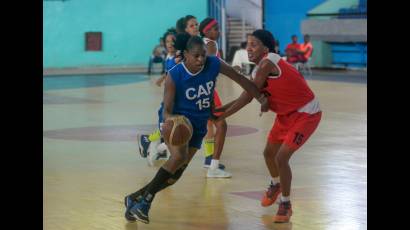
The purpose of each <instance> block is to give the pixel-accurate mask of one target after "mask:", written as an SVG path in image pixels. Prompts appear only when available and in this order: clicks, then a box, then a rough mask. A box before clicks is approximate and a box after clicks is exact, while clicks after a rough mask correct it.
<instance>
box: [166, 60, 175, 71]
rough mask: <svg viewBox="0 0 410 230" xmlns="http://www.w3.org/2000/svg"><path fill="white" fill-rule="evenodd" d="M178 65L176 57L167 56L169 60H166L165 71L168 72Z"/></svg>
mask: <svg viewBox="0 0 410 230" xmlns="http://www.w3.org/2000/svg"><path fill="white" fill-rule="evenodd" d="M176 64H177V63H175V56H167V58H166V60H165V71H166V72H168V71H169V70H170V69H172V67H174V66H175V65H176Z"/></svg>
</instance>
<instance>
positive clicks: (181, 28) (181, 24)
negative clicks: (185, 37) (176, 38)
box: [175, 17, 185, 34]
mask: <svg viewBox="0 0 410 230" xmlns="http://www.w3.org/2000/svg"><path fill="white" fill-rule="evenodd" d="M184 21H185V17H182V18H180V19H178V21H177V23H176V25H175V28H176V31H177V33H178V34H179V33H183V32H185V26H184Z"/></svg>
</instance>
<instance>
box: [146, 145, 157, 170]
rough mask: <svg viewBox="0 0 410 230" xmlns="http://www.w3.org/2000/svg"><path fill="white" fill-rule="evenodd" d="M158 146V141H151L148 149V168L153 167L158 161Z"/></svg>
mask: <svg viewBox="0 0 410 230" xmlns="http://www.w3.org/2000/svg"><path fill="white" fill-rule="evenodd" d="M158 144H159V141H153V142H151V144H150V145H149V147H148V151H147V153H148V155H147V162H148V165H149V166H154V164H155V161H157V160H158V151H157V146H158Z"/></svg>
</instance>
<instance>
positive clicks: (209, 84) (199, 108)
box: [169, 57, 220, 126]
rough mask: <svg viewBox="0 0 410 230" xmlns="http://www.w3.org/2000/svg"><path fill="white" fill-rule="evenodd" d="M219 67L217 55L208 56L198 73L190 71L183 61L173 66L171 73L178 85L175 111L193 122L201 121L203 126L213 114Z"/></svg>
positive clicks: (176, 85)
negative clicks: (212, 108) (213, 100)
mask: <svg viewBox="0 0 410 230" xmlns="http://www.w3.org/2000/svg"><path fill="white" fill-rule="evenodd" d="M219 68H220V60H219V58H217V57H207V58H206V61H205V65H204V67H203V68H202V70H200V71H199V72H198V73H196V74H192V73H190V72H189V70H188V69H187V68H186V67H185V65H184V63H183V62H182V63H179V64H178V65H176V66H175V67H174V68H172V69H171V70H170V71H169V75H170V76H171V78H172V80H173V82H174V84H175V87H176V92H175V100H174V108H173V113H174V114H181V115H184V116H186V117H187V118H188V119H189V120H190V121H191V123H194V122H196V121H198V122H201V126H202V125H203V124H202V122H206V121H207V120H208V119H209V116H210V114H211V100H212V98H213V93H214V89H215V84H216V77H217V76H218V74H219ZM193 125H194V124H193ZM205 126H206V123H205Z"/></svg>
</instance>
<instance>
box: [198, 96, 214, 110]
mask: <svg viewBox="0 0 410 230" xmlns="http://www.w3.org/2000/svg"><path fill="white" fill-rule="evenodd" d="M195 104H198V107H199V110H202V109H205V108H209V106H211V103H210V102H209V98H204V99H199V100H198V101H197V102H196V103H195Z"/></svg>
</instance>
